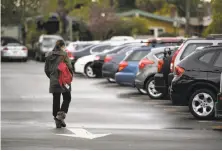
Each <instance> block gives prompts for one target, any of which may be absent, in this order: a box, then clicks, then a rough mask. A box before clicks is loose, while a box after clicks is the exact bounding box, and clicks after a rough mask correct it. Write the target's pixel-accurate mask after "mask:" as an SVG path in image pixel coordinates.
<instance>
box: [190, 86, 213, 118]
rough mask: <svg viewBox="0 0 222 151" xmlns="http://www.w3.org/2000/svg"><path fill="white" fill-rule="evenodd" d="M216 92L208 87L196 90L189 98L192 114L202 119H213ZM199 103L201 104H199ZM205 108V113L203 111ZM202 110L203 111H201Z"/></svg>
mask: <svg viewBox="0 0 222 151" xmlns="http://www.w3.org/2000/svg"><path fill="white" fill-rule="evenodd" d="M215 101H216V94H214V93H213V92H212V91H211V90H208V89H199V90H195V91H194V92H193V94H192V95H191V97H190V98H189V110H190V112H191V114H192V115H193V116H194V117H196V118H197V119H200V120H207V119H213V117H214V115H215V114H214V109H215V106H214V103H215ZM198 103H199V105H198ZM204 110H205V113H203V112H204ZM201 112H202V113H201Z"/></svg>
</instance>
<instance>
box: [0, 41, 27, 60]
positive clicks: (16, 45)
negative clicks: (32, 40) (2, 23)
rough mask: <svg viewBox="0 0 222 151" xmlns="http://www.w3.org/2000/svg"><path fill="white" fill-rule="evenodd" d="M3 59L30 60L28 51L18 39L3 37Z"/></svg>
mask: <svg viewBox="0 0 222 151" xmlns="http://www.w3.org/2000/svg"><path fill="white" fill-rule="evenodd" d="M1 58H2V59H21V60H23V61H27V60H28V49H27V47H26V46H24V45H22V44H21V43H20V42H19V41H18V40H17V39H14V38H12V37H1Z"/></svg>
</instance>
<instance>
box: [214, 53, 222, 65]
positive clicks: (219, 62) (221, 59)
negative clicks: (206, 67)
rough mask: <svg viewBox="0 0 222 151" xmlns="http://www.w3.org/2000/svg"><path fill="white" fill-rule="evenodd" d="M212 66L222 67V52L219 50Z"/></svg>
mask: <svg viewBox="0 0 222 151" xmlns="http://www.w3.org/2000/svg"><path fill="white" fill-rule="evenodd" d="M214 66H215V67H220V68H222V52H220V54H219V56H218V58H217V60H216V61H215V62H214Z"/></svg>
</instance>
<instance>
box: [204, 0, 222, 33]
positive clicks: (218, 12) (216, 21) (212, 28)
mask: <svg viewBox="0 0 222 151" xmlns="http://www.w3.org/2000/svg"><path fill="white" fill-rule="evenodd" d="M211 3H212V9H213V21H212V23H211V24H210V25H209V26H208V27H207V29H206V30H205V31H204V33H203V35H204V36H207V35H208V34H219V33H220V34H221V33H222V28H221V25H222V3H221V0H212V1H211Z"/></svg>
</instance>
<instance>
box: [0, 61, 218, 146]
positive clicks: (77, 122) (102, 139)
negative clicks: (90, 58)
mask: <svg viewBox="0 0 222 151" xmlns="http://www.w3.org/2000/svg"><path fill="white" fill-rule="evenodd" d="M1 86H2V87H1V88H2V91H1V147H2V149H11V150H18V149H20V150H21V149H71V150H75V149H109V150H112V149H138V150H139V149H201V150H202V149H222V143H221V142H222V131H221V127H222V121H221V120H210V121H200V120H197V119H195V118H194V117H193V116H192V115H191V114H190V113H189V111H188V107H184V106H172V105H171V102H170V101H169V100H152V99H150V98H149V97H148V96H146V95H141V94H139V93H138V92H137V90H136V89H134V88H130V87H123V86H119V85H117V84H110V83H108V82H107V81H106V80H105V79H87V78H85V77H84V76H81V75H76V76H75V78H74V81H73V83H72V102H71V104H70V109H69V113H68V115H67V119H66V123H67V127H66V128H62V129H56V128H55V124H54V121H53V117H52V113H51V112H52V111H51V110H52V95H51V94H49V93H48V91H49V90H48V89H49V80H48V79H47V77H46V76H45V74H44V63H40V62H35V61H28V62H26V63H21V62H3V63H2V64H1Z"/></svg>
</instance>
